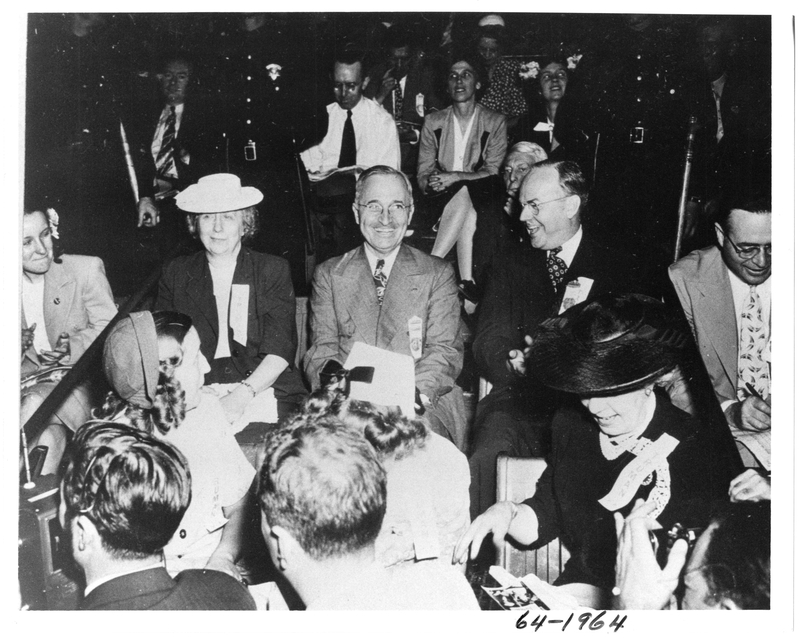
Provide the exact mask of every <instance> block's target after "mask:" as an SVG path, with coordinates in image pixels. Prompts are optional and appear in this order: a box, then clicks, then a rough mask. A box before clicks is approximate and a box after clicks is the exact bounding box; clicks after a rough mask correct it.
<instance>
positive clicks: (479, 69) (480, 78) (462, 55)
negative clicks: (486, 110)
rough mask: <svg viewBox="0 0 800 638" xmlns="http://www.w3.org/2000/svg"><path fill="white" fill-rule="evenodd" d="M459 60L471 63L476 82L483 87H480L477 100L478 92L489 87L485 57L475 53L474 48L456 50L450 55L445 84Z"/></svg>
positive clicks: (480, 92)
mask: <svg viewBox="0 0 800 638" xmlns="http://www.w3.org/2000/svg"><path fill="white" fill-rule="evenodd" d="M458 62H466V63H467V64H469V65H470V66H471V67H472V71H473V72H474V74H475V82H480V83H481V87H482V88H481V89H479V90H478V91H477V93H476V95H475V98H476V101H477V99H478V94H482V93H483V92H484V91H485V90H486V88H487V87H486V83H487V77H486V65H485V64H484V63H483V59H482V58H481V57H480V56H479V55H478V54H477V53H473V52H472V50H465V49H461V50H457V51H454V53H453V55H451V56H450V61H449V63H448V65H447V72H446V73H445V76H444V80H445V85H447V80H448V77H449V76H450V69H452V68H453V66H454V65H455V64H457V63H458Z"/></svg>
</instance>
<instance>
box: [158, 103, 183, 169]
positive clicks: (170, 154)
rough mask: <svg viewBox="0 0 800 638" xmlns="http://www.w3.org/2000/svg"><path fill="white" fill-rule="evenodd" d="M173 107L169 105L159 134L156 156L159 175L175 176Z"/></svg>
mask: <svg viewBox="0 0 800 638" xmlns="http://www.w3.org/2000/svg"><path fill="white" fill-rule="evenodd" d="M174 150H175V107H174V106H170V107H169V115H168V116H167V121H166V124H165V126H164V135H162V136H161V148H160V149H159V151H158V156H157V157H156V173H157V174H158V176H159V177H176V176H177V175H178V171H177V170H176V168H175V153H174Z"/></svg>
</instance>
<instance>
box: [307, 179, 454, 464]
mask: <svg viewBox="0 0 800 638" xmlns="http://www.w3.org/2000/svg"><path fill="white" fill-rule="evenodd" d="M353 212H354V214H355V217H356V222H357V223H358V225H359V228H360V230H361V234H362V235H363V237H364V244H362V245H361V246H359V247H358V248H356V249H354V250H351V251H350V252H347V253H345V254H344V255H341V256H339V257H334V258H333V259H330V260H328V261H326V262H325V263H323V264H322V265H320V266H319V267H318V268H317V270H316V272H315V274H314V282H313V292H312V297H311V335H312V345H311V348H309V350H308V352H307V353H306V356H305V371H306V375H307V376H308V378H309V380H310V382H311V384H312V386H313V387H315V388H316V387H318V386H319V385H320V377H319V375H320V371H321V370H322V368H323V366H324V365H325V364H326V363H327V362H328V361H329V360H334V361H337V362H339V363H344V361H345V360H346V358H347V355H348V354H349V352H350V350H351V349H352V347H353V344H354V343H356V342H358V341H361V342H364V343H366V344H368V345H371V346H376V347H378V348H383V349H384V350H388V351H391V352H396V353H400V354H406V355H411V356H412V357H413V358H414V361H415V382H416V386H417V390H418V391H419V405H420V406H421V408H422V409H424V418H425V419H426V420H427V422H428V424H429V426H430V427H431V429H432V430H433V431H434V432H437V433H438V434H441V435H443V436H446V437H448V438H450V439H451V440H452V441H453V442H454V443H455V444H456V446H458V448H459V449H461V450H462V451H463V450H464V449H465V447H466V439H467V433H466V417H465V412H464V401H463V395H462V392H461V388H459V387H458V386H457V385H456V378H457V377H458V374H459V372H460V371H461V366H462V363H463V354H464V344H463V340H462V337H461V332H460V329H459V326H460V317H461V314H460V305H459V302H458V291H457V288H456V283H455V275H454V273H453V268H452V266H451V265H450V264H449V263H447V262H446V261H444V260H443V259H439V258H436V257H431V256H430V255H426V254H425V253H422V252H420V251H418V250H416V249H414V248H411V247H409V246H406V245H404V244H403V238H404V237H405V234H406V229H407V228H408V223H409V221H410V220H411V216H412V215H413V213H414V202H413V199H412V195H411V184H410V182H409V181H408V178H407V177H406V176H405V175H403V174H402V173H401V172H399V171H396V170H395V169H393V168H389V167H387V166H374V167H372V168H370V169H368V170H366V171H364V173H362V175H361V177H360V178H359V180H358V182H357V184H356V201H355V203H354V204H353Z"/></svg>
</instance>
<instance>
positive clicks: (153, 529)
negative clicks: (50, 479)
mask: <svg viewBox="0 0 800 638" xmlns="http://www.w3.org/2000/svg"><path fill="white" fill-rule="evenodd" d="M62 485H63V498H64V505H65V507H66V512H67V517H68V519H72V518H75V517H77V516H80V515H83V516H86V517H87V518H88V519H89V520H90V521H92V523H93V524H94V526H95V527H96V528H97V531H98V533H99V535H100V539H101V542H102V545H103V548H104V549H105V550H106V551H108V552H110V553H111V554H112V555H113V556H114V557H116V558H119V559H128V560H132V559H138V558H147V557H149V556H152V555H154V554H157V553H158V552H160V551H161V550H162V549H163V548H164V546H165V545H166V544H167V543H168V542H169V541H170V539H171V538H172V536H173V534H174V533H175V530H177V529H178V526H179V525H180V522H181V519H182V518H183V515H184V513H185V512H186V510H187V508H188V507H189V502H190V501H191V486H192V485H191V475H190V473H189V467H188V463H187V462H186V459H185V458H184V456H183V454H181V453H180V452H179V451H178V450H177V448H175V447H173V446H172V445H170V444H169V443H166V442H165V441H159V440H158V439H156V438H155V437H153V436H151V435H150V434H148V433H146V432H142V431H140V430H136V429H134V428H131V427H129V426H126V425H122V424H118V423H108V422H103V421H90V422H89V423H86V424H85V425H84V426H83V427H81V428H80V429H79V430H78V431H77V432H76V433H75V436H74V438H73V439H72V442H71V444H70V448H69V452H68V456H67V458H66V467H65V471H64V478H63V483H62Z"/></svg>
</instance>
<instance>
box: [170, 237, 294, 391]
mask: <svg viewBox="0 0 800 638" xmlns="http://www.w3.org/2000/svg"><path fill="white" fill-rule="evenodd" d="M233 284H246V285H248V286H250V296H249V300H248V310H247V343H246V344H244V343H239V342H237V341H235V340H234V338H233V329H232V328H231V327H230V323H229V326H228V335H227V336H226V338H227V339H228V340H229V346H230V351H231V358H230V359H214V353H215V352H216V349H217V339H218V338H219V335H218V330H219V321H218V317H217V304H216V301H215V299H214V282H213V280H212V279H211V271H210V269H209V266H208V259H207V258H206V254H205V252H204V251H200V252H198V253H195V254H194V255H189V256H186V257H178V258H176V259H174V260H172V261H171V262H170V263H168V264H167V265H166V266H165V268H164V272H163V273H162V275H161V280H160V281H159V286H158V298H157V299H156V310H177V311H178V312H182V313H184V314H187V315H189V316H190V317H191V318H192V323H193V324H194V327H195V328H197V332H198V334H199V335H200V343H201V349H202V352H203V354H204V355H205V357H206V359H208V362H209V364H210V365H211V372H209V373H208V374H207V375H206V383H236V382H238V381H241V380H243V379H246V378H247V377H248V376H249V375H250V374H251V373H252V372H253V370H255V369H256V368H257V367H258V365H259V364H260V363H261V361H262V360H263V359H264V357H266V356H267V355H268V354H274V355H278V356H279V357H282V358H284V359H285V360H286V361H288V362H289V367H288V368H287V369H286V370H284V371H283V373H282V374H281V375H280V376H279V377H278V379H277V380H276V381H275V383H274V384H273V388H274V389H275V397H276V398H277V399H279V400H281V399H285V400H288V401H290V402H295V403H296V402H298V401H299V400H300V398H301V397H302V396H303V395H305V394H306V391H305V388H304V386H303V383H302V380H301V378H300V372H299V370H298V369H297V368H296V367H295V365H294V357H295V352H296V350H297V328H296V323H295V316H296V315H295V313H296V308H295V299H294V291H293V289H292V281H291V278H290V277H289V264H288V263H287V262H286V260H285V259H282V258H280V257H274V256H272V255H265V254H263V253H257V252H255V251H253V250H250V249H249V248H245V247H242V249H241V251H240V252H239V257H238V259H237V262H236V270H235V271H234V273H233Z"/></svg>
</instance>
